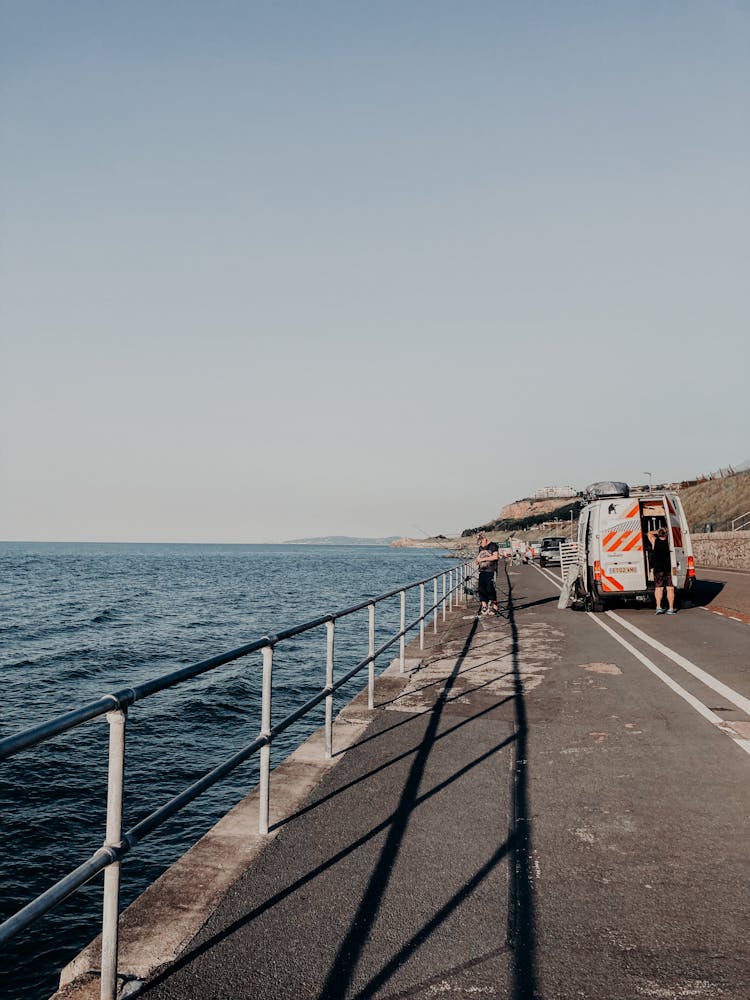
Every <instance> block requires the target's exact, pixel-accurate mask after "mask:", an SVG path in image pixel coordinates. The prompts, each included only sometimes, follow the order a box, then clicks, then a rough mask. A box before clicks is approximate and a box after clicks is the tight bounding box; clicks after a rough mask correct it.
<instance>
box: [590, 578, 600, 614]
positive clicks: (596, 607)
mask: <svg viewBox="0 0 750 1000" xmlns="http://www.w3.org/2000/svg"><path fill="white" fill-rule="evenodd" d="M586 610H587V611H593V612H594V613H595V614H599V612H600V611H604V601H603V600H602V599H601V597H599V595H598V594H597V592H596V591H595V590H594V581H593V580H592V579H591V577H590V576H589V593H588V600H587V601H586Z"/></svg>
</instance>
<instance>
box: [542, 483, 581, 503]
mask: <svg viewBox="0 0 750 1000" xmlns="http://www.w3.org/2000/svg"><path fill="white" fill-rule="evenodd" d="M576 496H578V490H574V489H573V487H572V486H544V487H543V488H542V489H541V490H537V491H536V493H534V497H533V499H534V500H552V499H555V500H556V499H558V498H561V497H562V498H564V497H576Z"/></svg>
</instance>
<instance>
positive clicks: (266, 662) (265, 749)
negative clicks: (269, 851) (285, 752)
mask: <svg viewBox="0 0 750 1000" xmlns="http://www.w3.org/2000/svg"><path fill="white" fill-rule="evenodd" d="M272 690H273V646H264V647H263V692H262V695H261V704H260V735H261V736H268V737H270V735H271V692H272ZM270 781H271V744H270V741H269V742H268V743H265V744H264V745H263V746H262V747H261V748H260V815H259V817H258V832H259V833H268V817H269V812H270V809H269V802H270V798H269V792H270Z"/></svg>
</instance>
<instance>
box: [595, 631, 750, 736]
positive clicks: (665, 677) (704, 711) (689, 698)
mask: <svg viewBox="0 0 750 1000" xmlns="http://www.w3.org/2000/svg"><path fill="white" fill-rule="evenodd" d="M586 614H587V615H588V616H589V618H591V619H592V621H595V622H596V624H597V625H598V626H599V627H600V628H603V629H604V631H605V632H609V634H610V635H611V636H612V638H613V639H616V640H617V642H619V643H620V645H621V646H624V647H625V649H627V650H628V652H629V653H632V654H633V656H634V657H635V658H636V659H637V660H640V662H641V663H642V664H643V665H644V666H645V667H647V668H648V669H649V670H650V671H651V673H652V674H654V675H655V676H656V677H658V678H659V680H661V681H664V683H665V684H666V685H667V687H668V688H671V690H672V691H674V693H675V694H678V695H679V696H680V698H684V700H685V701H686V702H687V703H688V704H689V705H691V706H692V707H693V708H694V709H695V711H696V712H698V714H699V715H702V716H703V718H704V719H707V720H708V721H709V722H710V723H711V724H712V725H714V726H716V727H717V729H720V730H721V732H722V733H724V735H725V736H728V737H729V738H730V739H732V740H734V742H735V743H736V744H737V746H738V747H741V748H742V749H743V750H744V751H745V753H748V754H750V740H746V739H743V738H742V737H741V736H739V735H738V734H737V733H735V732H734V731H733V730H732V729H731V728H730V727H729V724H728V723H727V722H726V721H725V720H724V719H720V718H719V716H718V715H716V713H715V712H712V711H711V709H710V708H706V706H705V705H704V704H703V702H702V701H700V700H699V699H698V698H696V697H694V696H693V695H692V694H690V692H689V691H686V690H685V688H684V687H682V686H681V685H680V684H678V683H677V681H673V680H672V678H671V677H670V676H669V674H665V673H664V671H663V670H660V669H659V667H657V666H656V664H655V663H653V662H652V661H651V660H649V658H648V657H647V656H644V655H643V653H641V652H639V650H637V649H636V648H635V646H632V645H631V644H630V643H629V642H628V641H627V639H623V637H622V636H621V635H618V633H617V632H615V630H614V629H613V628H610V627H609V625H607V624H606V623H605V622H603V621H602V620H601V618H600V617H599V616H598V615H595V614H594V613H593V612H591V611H587V612H586ZM607 614H608V615H610V616H611V617H612V618H614V619H615V620H616V621H618V622H620V624H622V625H624V626H625V627H626V628H630V630H631V631H632V632H634V633H635V634H636V635H638V636H640V637H641V638H643V639H645V640H646V641H647V642H650V639H649V637H648V636H647V635H645V633H643V632H641V630H640V629H637V628H632V627H631V626H629V625H628V624H627V623H626V622H624V621H623V620H622V618H620V617H619V616H618V615H616V614H615V613H614V612H613V611H608V612H607ZM652 644H653V645H655V646H659V647H660V651H663V652H664V654H665V655H666V656H668V657H669V658H670V659H674V657H675V656H678V655H679V654H677V653H675V654H672V651H671V650H667V647H666V646H663V645H662V644H661V643H657V642H655V641H654V643H652ZM681 659H682V657H681ZM686 662H689V661H686ZM693 666H694V664H693ZM686 669H687V668H686ZM695 669H696V670H699V671H700V673H702V674H705V676H706V677H707V678H710V680H711V681H713V682H714V683H715V684H717V685H721V687H722V688H725V689H726V690H727V691H731V688H727V687H726V685H725V684H721V681H717V680H716V678H715V677H711V675H710V674H706V673H705V671H703V670H700V668H699V667H696V668H695ZM690 672H691V673H692V671H690ZM696 676H697V675H696ZM704 683H707V682H706V681H704ZM708 686H709V687H714V684H709V685H708ZM714 690H717V688H715V687H714ZM732 693H733V694H735V695H736V697H737V698H740V699H742V695H737V694H736V692H732ZM730 700H731V699H730ZM742 700H744V701H747V699H742Z"/></svg>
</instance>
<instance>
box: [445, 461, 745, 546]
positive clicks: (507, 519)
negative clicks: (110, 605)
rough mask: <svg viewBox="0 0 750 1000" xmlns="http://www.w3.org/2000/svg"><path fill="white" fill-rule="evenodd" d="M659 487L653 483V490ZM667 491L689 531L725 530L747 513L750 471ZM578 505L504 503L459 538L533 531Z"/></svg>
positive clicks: (565, 517) (567, 515)
mask: <svg viewBox="0 0 750 1000" xmlns="http://www.w3.org/2000/svg"><path fill="white" fill-rule="evenodd" d="M660 488H661V487H660V486H659V485H657V484H654V491H657V490H659V489H660ZM670 488H672V489H675V488H676V489H677V491H678V492H679V495H680V499H681V500H682V504H683V506H684V508H685V515H686V517H687V521H688V525H689V526H690V529H691V530H692V531H696V530H701V531H702V530H703V528H704V525H706V524H710V525H712V530H713V531H725V530H729V529H730V527H731V522H732V519H733V518H735V517H739V516H740V515H741V514H745V513H747V512H748V511H750V469H748V470H745V471H743V472H736V473H735V474H734V475H731V476H725V477H723V478H719V479H707V480H705V481H703V482H700V483H694V484H691V485H690V486H682V487H670ZM580 505H581V501H580V500H572V501H571V500H566V501H565V502H564V503H561V502H560V500H532V499H525V500H514V501H513V503H509V504H506V506H505V507H503V509H502V510H501V511H500V513H499V515H498V516H497V517H496V518H494V519H493V520H491V521H488V522H487V523H486V524H481V525H478V526H477V527H475V528H466V529H465V530H464V531H463V532H462V533H461V537H462V538H467V537H470V536H472V535H476V533H477V532H478V531H487V532H491V533H498V532H500V533H501V532H519V531H523V530H525V529H527V530H528V529H531V530H532V531H533V529H534V527H535V526H536V525H541V524H544V523H549V522H550V521H554V520H555V519H559V520H560V521H567V520H569V518H570V513H571V511H572V512H573V517H574V518H576V517H577V515H578V511H579V510H580Z"/></svg>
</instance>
